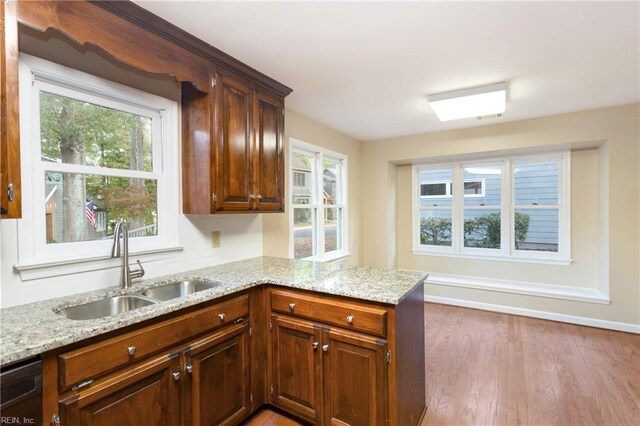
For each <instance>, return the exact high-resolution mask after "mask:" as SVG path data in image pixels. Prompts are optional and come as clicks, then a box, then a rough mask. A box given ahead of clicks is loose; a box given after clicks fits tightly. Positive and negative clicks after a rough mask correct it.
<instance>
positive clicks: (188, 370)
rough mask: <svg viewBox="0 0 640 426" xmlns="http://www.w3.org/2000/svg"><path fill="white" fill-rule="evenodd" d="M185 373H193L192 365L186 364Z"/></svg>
mask: <svg viewBox="0 0 640 426" xmlns="http://www.w3.org/2000/svg"><path fill="white" fill-rule="evenodd" d="M187 373H193V365H192V364H187Z"/></svg>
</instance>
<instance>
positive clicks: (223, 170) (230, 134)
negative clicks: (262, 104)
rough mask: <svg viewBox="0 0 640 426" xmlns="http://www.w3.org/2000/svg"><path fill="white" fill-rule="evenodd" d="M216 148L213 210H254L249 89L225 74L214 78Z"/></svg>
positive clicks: (251, 107) (238, 80) (246, 85)
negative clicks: (214, 201) (214, 203)
mask: <svg viewBox="0 0 640 426" xmlns="http://www.w3.org/2000/svg"><path fill="white" fill-rule="evenodd" d="M215 79H216V102H215V103H216V107H215V108H216V112H215V117H216V119H215V129H216V130H215V137H214V140H215V142H214V143H215V145H216V150H217V159H218V161H217V170H214V171H212V172H213V173H216V175H217V185H216V187H217V192H216V201H217V202H216V210H221V211H225V212H234V211H247V210H251V209H253V205H254V200H255V192H254V188H253V181H252V176H251V170H252V163H253V158H252V154H253V147H252V140H253V139H252V136H251V129H252V118H253V111H252V109H253V91H252V89H251V87H250V86H249V85H248V84H247V83H245V82H243V81H241V80H240V79H237V78H234V77H233V76H231V75H227V74H221V73H217V74H216V78H215Z"/></svg>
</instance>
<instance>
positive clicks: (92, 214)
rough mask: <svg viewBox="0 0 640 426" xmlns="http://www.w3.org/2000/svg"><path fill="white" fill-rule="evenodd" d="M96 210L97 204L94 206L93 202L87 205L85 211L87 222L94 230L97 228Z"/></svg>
mask: <svg viewBox="0 0 640 426" xmlns="http://www.w3.org/2000/svg"><path fill="white" fill-rule="evenodd" d="M96 209H97V207H96V205H95V204H93V201H89V202H88V203H87V208H86V209H85V213H86V215H87V220H88V221H89V223H90V224H91V226H93V227H94V228H95V227H96Z"/></svg>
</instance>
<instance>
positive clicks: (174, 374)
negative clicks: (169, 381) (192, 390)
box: [171, 371, 180, 380]
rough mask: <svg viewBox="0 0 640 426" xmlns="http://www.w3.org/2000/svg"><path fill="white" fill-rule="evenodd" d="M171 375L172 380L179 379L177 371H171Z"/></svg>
mask: <svg viewBox="0 0 640 426" xmlns="http://www.w3.org/2000/svg"><path fill="white" fill-rule="evenodd" d="M171 375H172V376H173V380H180V372H179V371H174V372H173V373H171Z"/></svg>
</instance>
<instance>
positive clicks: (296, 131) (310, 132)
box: [263, 110, 364, 265]
mask: <svg viewBox="0 0 640 426" xmlns="http://www.w3.org/2000/svg"><path fill="white" fill-rule="evenodd" d="M289 138H294V139H297V140H300V141H303V142H307V143H310V144H313V145H315V146H319V147H322V148H326V149H329V150H331V151H335V152H339V153H341V154H344V155H346V156H347V161H348V172H347V173H348V176H347V194H348V200H347V208H348V216H349V217H348V219H347V221H348V234H349V235H348V238H349V252H350V253H351V256H350V257H349V258H348V259H346V260H345V261H344V262H345V263H349V264H352V265H359V264H360V263H361V262H362V250H361V249H360V247H361V244H360V243H361V239H362V220H361V218H362V215H363V214H364V212H363V205H362V193H363V185H362V142H360V141H358V140H356V139H353V138H352V137H349V136H347V135H345V134H343V133H340V132H338V131H337V130H334V129H332V128H330V127H327V126H325V125H323V124H321V123H318V122H317V121H314V120H311V119H310V118H308V117H305V116H303V115H300V114H298V113H296V112H294V111H290V110H287V111H286V114H285V152H288V146H289ZM287 157H288V156H287ZM287 157H285V158H286V160H285V170H286V169H287V167H289V164H288V161H289V158H287ZM289 196H290V192H289V181H288V174H287V179H285V205H286V206H288V205H289ZM288 215H289V213H288V211H287V213H286V214H265V215H264V219H263V220H264V254H265V255H266V256H280V257H289V247H290V246H291V244H292V241H291V240H292V238H291V229H289V218H288Z"/></svg>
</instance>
